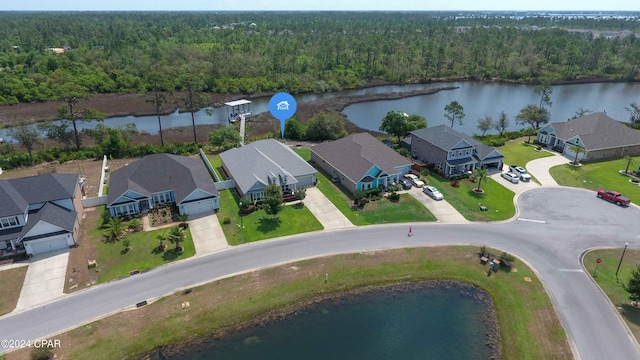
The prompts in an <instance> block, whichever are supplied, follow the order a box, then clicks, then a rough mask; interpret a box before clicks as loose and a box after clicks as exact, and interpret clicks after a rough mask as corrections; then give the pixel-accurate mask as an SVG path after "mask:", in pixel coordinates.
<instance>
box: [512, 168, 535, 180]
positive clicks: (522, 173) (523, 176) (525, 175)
mask: <svg viewBox="0 0 640 360" xmlns="http://www.w3.org/2000/svg"><path fill="white" fill-rule="evenodd" d="M509 172H511V173H514V174H516V175H518V177H520V181H525V182H526V181H529V180H531V175H529V173H528V172H527V169H525V168H523V167H522V166H516V165H510V166H509Z"/></svg>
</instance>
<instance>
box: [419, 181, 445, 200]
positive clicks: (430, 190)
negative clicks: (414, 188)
mask: <svg viewBox="0 0 640 360" xmlns="http://www.w3.org/2000/svg"><path fill="white" fill-rule="evenodd" d="M422 192H424V193H425V194H427V195H429V197H431V198H432V199H433V200H442V199H444V195H442V193H441V192H440V190H438V189H436V188H435V187H434V186H431V185H427V186H425V187H424V188H423V189H422Z"/></svg>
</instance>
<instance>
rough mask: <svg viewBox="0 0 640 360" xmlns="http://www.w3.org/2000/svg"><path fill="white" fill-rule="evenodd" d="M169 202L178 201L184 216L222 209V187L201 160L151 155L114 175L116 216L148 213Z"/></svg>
mask: <svg viewBox="0 0 640 360" xmlns="http://www.w3.org/2000/svg"><path fill="white" fill-rule="evenodd" d="M168 203H175V204H176V206H177V207H178V210H179V212H180V214H181V215H197V214H201V213H205V212H212V211H214V210H216V209H219V208H220V196H219V194H218V190H217V189H216V187H215V184H214V183H213V180H212V179H211V175H209V171H208V170H207V169H206V168H205V165H204V163H203V162H202V160H201V159H199V158H190V157H185V156H177V155H171V154H154V155H148V156H145V157H143V158H142V159H140V160H137V161H136V162H134V163H132V164H128V165H127V166H125V167H122V168H120V169H118V170H116V171H114V172H113V173H112V174H111V175H110V179H109V193H108V195H107V208H108V209H109V211H110V212H111V215H112V216H123V215H131V214H138V213H146V212H148V211H149V209H151V208H153V207H154V206H155V205H159V204H168Z"/></svg>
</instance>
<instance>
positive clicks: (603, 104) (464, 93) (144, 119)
mask: <svg viewBox="0 0 640 360" xmlns="http://www.w3.org/2000/svg"><path fill="white" fill-rule="evenodd" d="M445 86H456V87H458V88H457V89H455V90H446V91H440V92H438V93H435V94H431V95H421V96H414V97H407V98H403V99H398V100H378V101H370V102H366V103H357V104H352V105H349V106H347V107H346V108H345V109H344V111H343V113H344V114H345V115H346V117H347V119H348V120H349V121H351V122H353V123H354V124H356V125H358V126H359V127H361V128H363V129H367V130H374V131H378V127H379V126H380V124H381V122H382V118H383V117H384V115H385V114H386V113H387V112H388V111H390V110H399V111H403V112H406V113H409V114H420V115H423V116H425V117H426V119H427V122H428V124H429V126H435V125H439V124H449V123H448V121H447V119H446V118H445V116H444V114H445V111H444V107H445V105H447V104H449V103H450V102H451V101H454V100H455V101H458V102H459V103H460V104H461V105H462V106H463V107H464V112H465V117H464V119H463V125H458V124H455V125H454V129H456V130H459V131H461V132H464V133H466V134H469V135H471V134H473V133H474V132H475V133H477V132H478V129H477V120H478V119H480V118H483V117H485V116H487V115H488V116H491V117H492V118H493V119H497V118H498V116H499V114H500V112H501V111H505V113H506V114H507V116H508V117H509V121H510V126H509V128H508V129H509V130H518V129H520V128H521V126H519V125H517V124H516V122H515V117H516V115H517V114H518V112H519V111H520V109H522V108H523V107H525V106H526V105H527V104H536V105H537V104H539V102H540V97H539V96H537V95H536V94H535V93H534V92H533V89H534V86H533V85H520V84H509V83H486V82H450V83H432V84H411V85H384V86H376V87H370V88H364V89H356V90H345V91H340V92H334V93H322V94H311V93H310V94H297V95H295V99H296V101H297V102H298V103H300V102H305V101H310V100H315V99H319V98H325V99H327V98H333V97H342V96H351V95H367V94H384V93H392V92H404V91H411V90H420V89H433V88H441V87H445ZM269 99H270V98H269V97H263V98H256V99H252V103H251V111H252V113H253V114H256V115H257V114H260V113H263V112H268V111H269ZM551 101H552V107H551V108H550V113H551V122H559V121H565V120H567V119H569V118H571V117H573V116H574V115H575V113H576V111H577V110H578V109H579V108H583V109H588V110H591V111H606V113H607V114H608V115H609V116H610V117H612V118H614V119H616V120H620V121H628V120H629V115H630V114H629V112H628V111H627V110H626V109H625V108H626V107H628V106H629V104H630V103H632V102H640V83H626V82H620V83H590V84H572V85H556V86H553V92H552V94H551ZM227 118H228V114H227V110H226V108H225V107H221V108H217V109H215V110H214V112H213V114H212V115H211V116H209V115H208V114H207V112H206V111H205V110H201V111H199V112H197V113H196V116H195V122H196V125H204V124H226V123H227ZM161 119H162V128H163V129H169V128H174V127H182V126H191V114H190V113H179V112H177V111H176V112H174V113H172V114H169V115H164V116H162V117H161ZM128 123H135V124H136V126H137V128H138V130H141V131H144V132H147V133H150V134H157V133H158V119H157V117H156V116H140V117H134V116H123V117H113V118H108V119H106V120H105V121H104V124H106V125H108V126H112V127H113V126H118V125H124V124H128ZM96 124H97V122H88V123H83V122H78V128H79V129H83V128H93V127H95V126H96ZM491 132H495V131H489V133H491ZM0 137H4V138H7V139H8V138H9V137H8V136H7V134H6V131H4V132H3V130H2V129H0Z"/></svg>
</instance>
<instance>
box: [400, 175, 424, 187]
mask: <svg viewBox="0 0 640 360" xmlns="http://www.w3.org/2000/svg"><path fill="white" fill-rule="evenodd" d="M404 177H405V179H407V180H409V181H410V182H411V183H412V184H413V186H415V187H418V188H421V187H423V186H424V182H422V180H420V179H418V177H417V176H415V175H413V174H405V175H404Z"/></svg>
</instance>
